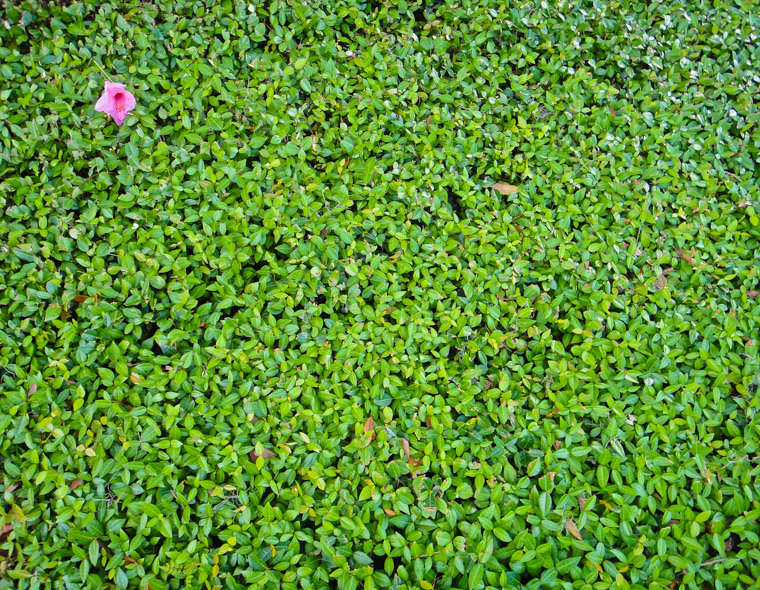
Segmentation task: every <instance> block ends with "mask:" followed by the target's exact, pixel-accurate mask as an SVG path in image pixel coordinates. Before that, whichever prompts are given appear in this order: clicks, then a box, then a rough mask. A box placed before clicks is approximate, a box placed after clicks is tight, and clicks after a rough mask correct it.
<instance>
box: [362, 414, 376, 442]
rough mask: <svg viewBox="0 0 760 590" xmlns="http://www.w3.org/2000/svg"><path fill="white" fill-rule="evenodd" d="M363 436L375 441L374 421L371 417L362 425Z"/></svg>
mask: <svg viewBox="0 0 760 590" xmlns="http://www.w3.org/2000/svg"><path fill="white" fill-rule="evenodd" d="M364 434H367V435H368V438H369V440H375V421H374V420H373V419H372V416H370V417H369V418H367V421H366V422H365V423H364Z"/></svg>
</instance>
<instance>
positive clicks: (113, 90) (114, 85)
mask: <svg viewBox="0 0 760 590" xmlns="http://www.w3.org/2000/svg"><path fill="white" fill-rule="evenodd" d="M106 92H107V93H108V95H109V96H113V95H114V94H117V93H119V92H124V84H120V83H119V82H106Z"/></svg>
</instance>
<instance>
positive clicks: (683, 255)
mask: <svg viewBox="0 0 760 590" xmlns="http://www.w3.org/2000/svg"><path fill="white" fill-rule="evenodd" d="M676 254H678V256H679V257H680V258H683V259H684V260H685V261H686V264H689V265H690V266H694V258H692V256H691V254H689V253H688V252H687V251H686V250H684V249H683V248H676Z"/></svg>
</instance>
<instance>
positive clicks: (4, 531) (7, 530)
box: [0, 523, 13, 537]
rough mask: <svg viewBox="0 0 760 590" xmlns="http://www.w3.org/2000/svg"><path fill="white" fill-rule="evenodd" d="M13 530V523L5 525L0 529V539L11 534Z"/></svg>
mask: <svg viewBox="0 0 760 590" xmlns="http://www.w3.org/2000/svg"><path fill="white" fill-rule="evenodd" d="M12 530H13V525H12V524H11V523H7V524H4V525H3V526H2V527H0V537H4V536H5V535H7V534H8V533H10V532H11V531H12Z"/></svg>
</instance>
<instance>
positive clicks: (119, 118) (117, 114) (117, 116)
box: [108, 111, 127, 125]
mask: <svg viewBox="0 0 760 590" xmlns="http://www.w3.org/2000/svg"><path fill="white" fill-rule="evenodd" d="M108 114H109V115H111V117H112V118H113V120H114V121H115V122H116V124H117V125H121V124H122V123H123V122H124V118H125V117H126V116H127V114H126V113H125V112H124V111H114V112H113V113H108Z"/></svg>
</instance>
